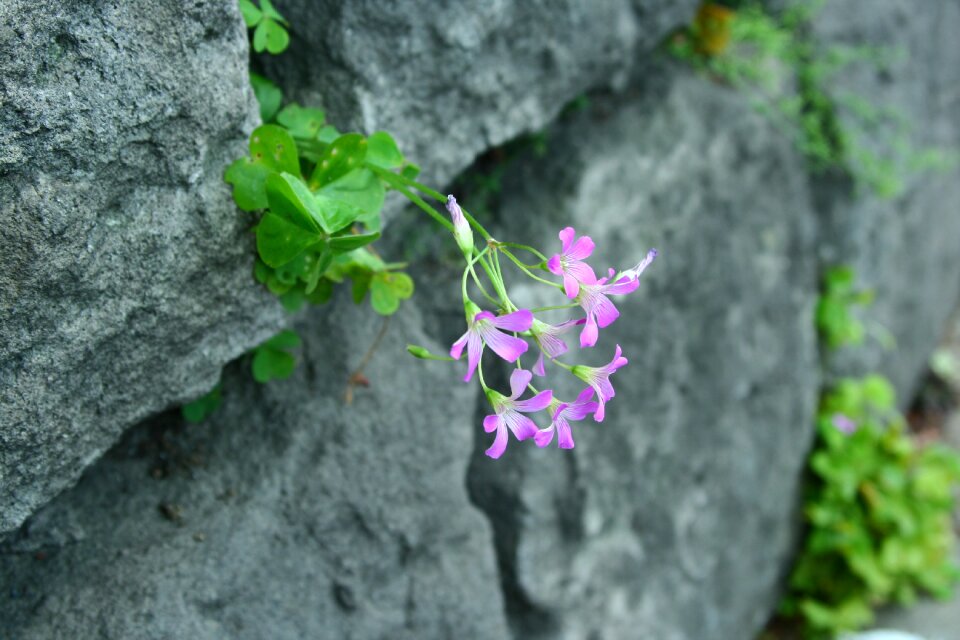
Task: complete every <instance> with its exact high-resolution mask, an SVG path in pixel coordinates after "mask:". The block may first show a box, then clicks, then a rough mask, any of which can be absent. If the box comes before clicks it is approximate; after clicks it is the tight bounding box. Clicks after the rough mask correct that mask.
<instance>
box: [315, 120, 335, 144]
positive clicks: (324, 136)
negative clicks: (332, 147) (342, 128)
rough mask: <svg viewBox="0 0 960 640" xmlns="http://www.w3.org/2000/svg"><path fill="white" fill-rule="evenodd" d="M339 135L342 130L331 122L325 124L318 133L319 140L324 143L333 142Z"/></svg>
mask: <svg viewBox="0 0 960 640" xmlns="http://www.w3.org/2000/svg"><path fill="white" fill-rule="evenodd" d="M339 137H340V132H339V131H337V128H336V127H334V126H333V125H329V124H328V125H325V126H324V127H323V128H322V129H320V131H319V132H318V133H317V140H319V141H320V142H322V143H323V144H330V143H331V142H333V141H334V140H336V139H337V138H339Z"/></svg>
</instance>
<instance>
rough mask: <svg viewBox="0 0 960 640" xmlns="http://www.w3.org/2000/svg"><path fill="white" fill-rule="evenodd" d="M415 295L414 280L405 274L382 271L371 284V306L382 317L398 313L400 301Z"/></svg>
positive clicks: (375, 275)
mask: <svg viewBox="0 0 960 640" xmlns="http://www.w3.org/2000/svg"><path fill="white" fill-rule="evenodd" d="M411 295H413V280H412V279H411V278H410V276H408V275H407V274H405V273H390V272H387V271H382V272H380V273H376V274H374V275H373V278H372V280H371V282H370V304H371V306H373V310H374V311H376V312H377V313H379V314H380V315H384V316H389V315H392V314H394V313H396V311H397V309H398V308H399V307H400V300H402V299H406V298H409V297H410V296H411Z"/></svg>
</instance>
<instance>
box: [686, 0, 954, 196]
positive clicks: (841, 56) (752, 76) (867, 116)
mask: <svg viewBox="0 0 960 640" xmlns="http://www.w3.org/2000/svg"><path fill="white" fill-rule="evenodd" d="M825 1H826V0H798V1H796V2H794V3H792V4H790V5H789V6H788V8H787V9H785V10H784V11H783V13H782V14H781V15H779V16H773V15H771V14H770V13H768V12H767V11H765V10H764V9H763V8H762V7H761V6H760V5H759V4H757V3H751V2H743V3H740V6H739V7H738V8H737V10H736V11H735V12H734V11H731V10H729V9H725V11H728V12H729V15H730V18H729V26H728V33H727V34H726V39H725V40H724V41H723V46H722V47H721V46H718V45H717V41H718V36H717V35H716V29H715V28H714V29H709V28H706V27H705V25H707V24H710V23H709V22H707V21H705V20H703V19H701V17H702V15H703V13H704V9H706V8H711V7H716V6H717V5H716V3H713V2H704V3H703V5H702V7H701V11H700V13H699V14H698V19H697V20H695V21H694V23H693V24H692V25H691V26H690V27H687V28H685V29H683V30H681V31H680V32H679V33H677V34H674V36H673V37H671V38H670V40H669V41H668V48H669V50H670V51H671V53H673V55H675V56H676V57H678V58H680V59H682V60H685V61H687V62H689V63H690V64H692V65H693V66H694V67H695V68H697V69H699V70H701V71H703V72H705V73H708V74H710V75H712V76H713V77H716V78H721V79H723V80H724V81H726V82H728V83H730V84H731V85H733V86H734V87H737V88H738V89H740V90H742V91H745V92H747V93H748V94H750V95H751V97H752V99H753V104H754V106H755V108H756V109H757V110H758V111H760V112H761V113H763V114H765V115H766V116H767V117H769V118H770V119H771V120H772V121H773V122H774V123H775V124H776V125H777V126H778V127H779V128H781V129H782V130H783V131H784V132H786V134H787V135H788V136H789V137H790V138H791V139H792V140H793V141H794V144H795V145H796V147H797V148H798V149H799V150H800V151H801V152H802V153H803V154H804V155H805V156H806V157H807V159H808V162H809V164H810V166H811V168H812V169H813V170H814V171H823V170H827V169H839V170H842V171H845V172H848V173H849V174H850V175H852V176H853V178H854V179H855V180H856V182H857V183H858V184H859V185H864V186H866V187H867V188H869V189H870V190H872V191H873V192H874V193H875V194H877V195H878V196H880V197H884V198H889V197H893V196H896V195H898V194H899V193H900V192H901V191H902V190H903V188H904V184H903V179H902V177H903V176H904V175H906V174H910V173H914V172H920V171H925V170H930V169H946V168H949V167H950V166H952V165H953V163H954V162H955V159H956V158H955V154H950V153H946V152H944V151H942V150H939V149H934V148H926V149H919V150H918V149H915V148H914V147H913V146H912V145H911V143H910V140H909V134H910V126H909V123H908V122H907V121H906V119H905V118H904V117H903V116H902V115H901V114H899V113H898V112H897V111H896V110H893V109H890V108H886V107H883V106H878V105H875V104H873V103H871V102H870V101H868V100H865V99H864V98H862V97H860V96H857V95H854V94H849V93H834V94H833V95H831V93H832V92H831V91H828V89H827V83H828V82H829V80H830V79H831V78H832V77H833V76H834V75H835V74H837V73H838V72H839V71H840V70H842V69H843V68H845V67H846V66H848V65H850V64H854V63H858V62H859V63H871V64H874V65H877V66H878V67H880V68H883V67H886V66H888V65H889V64H890V63H891V62H892V61H893V60H894V58H895V57H896V56H895V54H894V52H891V51H889V50H886V49H880V48H875V47H842V46H831V47H823V45H822V44H821V43H816V42H813V41H812V40H811V39H810V37H809V36H808V35H807V34H808V32H809V29H808V28H807V25H808V24H809V22H810V20H811V19H812V17H813V15H814V14H815V13H816V12H817V11H818V10H819V9H820V8H821V7H822V6H823V5H824V4H825ZM727 40H729V44H727ZM841 114H843V117H841ZM883 140H886V141H888V142H886V143H884V142H882V141H883Z"/></svg>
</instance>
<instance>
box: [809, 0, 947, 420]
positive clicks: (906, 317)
mask: <svg viewBox="0 0 960 640" xmlns="http://www.w3.org/2000/svg"><path fill="white" fill-rule="evenodd" d="M814 26H815V29H814V34H815V36H816V37H818V38H819V39H820V41H821V42H823V43H824V45H823V46H828V45H829V44H840V45H850V46H855V47H856V46H864V45H869V46H874V47H879V48H881V50H882V51H884V52H885V54H884V55H883V57H884V58H886V59H888V60H889V63H888V64H886V65H882V66H879V67H878V66H876V65H871V64H862V63H857V64H851V65H848V66H846V67H844V68H843V69H842V70H841V71H840V73H839V74H838V75H837V76H836V78H835V79H834V80H833V81H832V82H831V85H830V87H829V88H830V90H831V92H832V93H833V94H834V95H836V96H837V97H838V98H840V99H843V98H844V97H845V96H849V95H858V96H861V97H863V98H866V99H867V101H868V102H870V103H871V104H873V105H875V106H883V107H888V108H890V109H892V110H894V111H895V112H896V113H899V114H900V116H902V117H903V118H904V119H905V121H906V122H907V123H908V126H909V139H910V144H911V146H912V147H913V148H914V149H917V150H919V149H923V148H927V147H931V146H935V147H940V148H945V149H947V150H950V151H952V152H953V153H956V152H957V150H958V148H960V89H958V87H960V47H958V46H957V36H956V34H957V29H958V28H960V4H957V3H956V2H953V1H952V0H933V1H931V2H924V3H923V5H922V6H920V5H917V3H915V2H910V1H909V0H850V1H849V2H828V3H827V4H826V5H825V7H824V9H823V11H822V12H821V13H819V14H818V17H817V19H816V22H815V24H814ZM839 116H840V121H841V123H845V124H847V125H848V126H849V125H852V124H853V123H854V122H855V120H854V117H853V115H852V114H851V113H850V112H849V111H847V110H845V109H841V110H840V112H839ZM892 133H893V128H881V129H879V130H877V131H874V132H872V133H871V136H870V137H867V138H865V139H864V140H865V142H866V144H867V145H870V146H877V147H883V146H884V143H886V146H887V147H888V148H889V140H890V138H891V136H892ZM901 157H902V156H901ZM958 159H960V158H958ZM814 185H815V193H816V197H817V199H818V200H817V201H818V208H819V210H820V212H821V214H823V217H824V226H825V228H824V232H823V234H822V244H821V257H822V260H823V262H824V263H825V264H834V263H846V264H850V265H851V266H853V267H854V268H855V269H856V271H857V274H858V275H859V277H860V279H861V281H862V282H863V284H864V285H865V286H868V287H871V288H873V289H874V291H875V292H876V302H875V303H874V305H873V306H872V307H870V308H869V309H867V310H866V311H865V312H864V313H863V316H864V317H865V318H867V319H868V325H870V326H871V331H872V332H873V334H874V335H875V336H876V335H883V334H884V333H886V332H889V333H890V334H891V335H892V336H893V338H894V339H895V341H896V347H895V348H893V349H890V348H883V347H882V346H881V343H880V341H879V340H876V339H868V340H867V344H866V346H865V348H863V347H858V348H856V349H853V350H850V351H849V352H846V353H842V354H840V356H841V357H840V358H838V360H837V362H836V367H835V369H836V370H837V371H838V372H841V373H858V374H859V373H862V372H864V371H868V370H877V369H879V370H881V371H882V372H883V373H884V374H886V375H888V376H889V377H890V378H891V379H892V380H893V381H894V383H895V384H896V386H897V389H898V390H899V392H900V398H901V401H902V402H903V403H908V402H909V401H910V398H911V396H912V395H913V392H914V391H915V388H916V384H917V383H918V382H919V375H918V374H919V373H920V372H921V371H922V370H923V368H924V365H925V363H926V359H927V358H928V357H929V355H930V353H931V352H932V351H933V348H934V346H935V345H936V344H937V341H938V339H939V337H940V334H941V331H942V329H943V327H944V324H945V322H946V320H947V318H948V317H949V314H950V312H951V311H952V310H953V309H954V308H955V306H956V305H957V303H958V301H960V204H958V203H960V164H957V163H955V164H954V165H953V167H952V168H951V169H949V170H945V171H935V172H925V173H913V174H907V180H906V181H905V185H904V186H905V189H904V191H903V193H902V194H901V195H900V196H898V197H896V198H894V199H891V200H888V201H884V200H879V199H877V198H876V197H873V196H871V195H866V196H863V197H857V195H856V189H855V188H853V187H852V186H851V185H845V184H842V183H841V184H838V183H837V182H836V181H833V180H829V179H824V180H819V181H815V182H814Z"/></svg>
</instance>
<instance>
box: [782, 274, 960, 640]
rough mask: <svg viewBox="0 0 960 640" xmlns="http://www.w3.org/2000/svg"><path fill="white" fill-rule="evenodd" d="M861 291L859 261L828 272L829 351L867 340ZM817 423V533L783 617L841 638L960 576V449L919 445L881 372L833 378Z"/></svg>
mask: <svg viewBox="0 0 960 640" xmlns="http://www.w3.org/2000/svg"><path fill="white" fill-rule="evenodd" d="M863 295H864V294H863V293H862V292H856V290H855V289H854V277H853V272H852V270H850V269H849V268H846V267H842V268H835V269H831V270H829V271H828V275H827V278H826V279H825V291H824V297H823V298H822V299H821V302H820V304H819V305H818V307H817V317H816V323H817V327H818V329H819V330H820V335H821V338H822V339H823V340H824V342H825V347H826V348H827V349H833V348H836V347H838V346H841V345H843V344H849V343H855V342H858V341H860V340H862V337H863V327H862V325H860V324H859V321H858V320H856V319H854V318H852V317H851V316H849V315H848V310H847V309H846V306H847V305H849V304H850V303H851V302H861V300H857V298H860V297H862V296H863ZM816 429H817V441H816V444H815V446H814V450H813V452H812V453H811V455H810V460H809V479H808V482H807V486H806V491H805V496H804V501H803V512H804V519H805V522H806V525H807V531H806V535H805V537H804V541H803V544H802V547H801V550H800V555H799V557H798V559H797V561H796V564H795V565H794V568H793V571H792V573H791V576H790V580H789V584H788V591H787V596H786V598H785V599H784V601H783V603H782V605H781V608H780V613H781V615H783V616H785V617H787V618H792V619H796V620H799V621H800V622H801V624H802V627H803V629H804V632H805V635H806V636H807V637H808V638H812V639H818V638H833V637H835V636H836V634H838V633H842V632H845V631H852V630H855V629H858V628H860V627H862V626H865V625H867V624H869V623H870V622H871V621H872V620H873V609H874V608H876V607H878V606H881V605H883V604H886V603H889V602H897V603H900V604H910V603H912V602H913V601H914V600H915V599H916V597H917V594H918V592H920V591H925V592H928V593H931V594H933V595H935V596H938V597H946V596H948V595H949V594H950V591H951V588H952V585H953V584H954V583H955V582H956V581H957V579H958V578H960V571H958V568H957V567H956V566H954V565H953V564H952V562H951V559H952V558H953V547H954V544H955V543H954V538H953V526H952V513H953V509H954V506H955V505H954V500H953V491H954V489H955V488H956V487H957V485H958V484H960V455H958V454H957V453H956V452H954V451H951V450H950V449H948V448H946V447H943V446H937V445H931V446H926V447H923V448H918V447H917V446H915V445H914V444H913V442H912V441H911V439H910V437H909V435H908V434H907V433H906V421H905V420H904V419H903V417H902V416H901V415H900V414H899V412H898V411H897V407H896V402H895V396H894V390H893V387H892V385H891V384H890V383H889V381H887V380H886V379H885V378H883V377H882V376H879V375H876V374H874V375H868V376H866V377H864V378H862V379H849V378H845V379H841V380H839V381H837V382H836V383H834V384H831V385H829V386H828V387H827V388H825V389H824V391H823V395H822V397H821V400H820V406H819V409H818V412H817V422H816Z"/></svg>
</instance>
